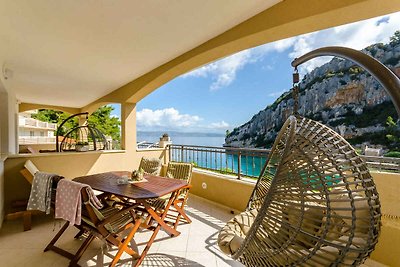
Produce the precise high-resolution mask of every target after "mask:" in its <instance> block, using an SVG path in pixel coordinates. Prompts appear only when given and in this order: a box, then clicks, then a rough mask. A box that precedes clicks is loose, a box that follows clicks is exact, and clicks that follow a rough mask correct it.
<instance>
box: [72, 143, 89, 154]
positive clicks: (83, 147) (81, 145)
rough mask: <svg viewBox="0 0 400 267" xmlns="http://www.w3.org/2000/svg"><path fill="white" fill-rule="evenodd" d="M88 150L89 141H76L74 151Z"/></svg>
mask: <svg viewBox="0 0 400 267" xmlns="http://www.w3.org/2000/svg"><path fill="white" fill-rule="evenodd" d="M88 150H89V143H88V142H83V141H79V142H76V144H75V151H78V152H86V151H88Z"/></svg>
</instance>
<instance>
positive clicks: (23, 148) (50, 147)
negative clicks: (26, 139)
mask: <svg viewBox="0 0 400 267" xmlns="http://www.w3.org/2000/svg"><path fill="white" fill-rule="evenodd" d="M28 147H30V148H31V149H33V150H34V151H36V152H38V153H39V151H40V150H55V149H56V144H55V143H54V144H29V145H19V150H18V151H19V153H30V152H29V151H28Z"/></svg>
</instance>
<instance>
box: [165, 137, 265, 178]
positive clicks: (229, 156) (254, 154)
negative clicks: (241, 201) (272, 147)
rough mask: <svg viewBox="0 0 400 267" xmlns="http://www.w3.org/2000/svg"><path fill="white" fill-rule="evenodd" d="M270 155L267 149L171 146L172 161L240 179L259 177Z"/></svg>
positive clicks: (170, 155) (170, 156)
mask: <svg viewBox="0 0 400 267" xmlns="http://www.w3.org/2000/svg"><path fill="white" fill-rule="evenodd" d="M268 154H269V150H267V149H250V148H230V147H229V148H228V147H208V146H191V145H169V158H170V160H172V161H180V162H191V163H193V164H194V166H195V167H197V168H202V169H207V170H212V171H217V172H219V173H223V174H231V175H235V176H236V177H237V178H238V179H240V178H241V177H243V176H247V177H253V178H256V177H258V176H259V175H260V172H261V169H262V167H263V166H264V164H265V161H266V160H267V156H268Z"/></svg>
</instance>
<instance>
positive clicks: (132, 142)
mask: <svg viewBox="0 0 400 267" xmlns="http://www.w3.org/2000/svg"><path fill="white" fill-rule="evenodd" d="M121 148H122V149H124V150H126V151H127V152H128V151H129V152H131V151H136V104H135V103H123V104H121Z"/></svg>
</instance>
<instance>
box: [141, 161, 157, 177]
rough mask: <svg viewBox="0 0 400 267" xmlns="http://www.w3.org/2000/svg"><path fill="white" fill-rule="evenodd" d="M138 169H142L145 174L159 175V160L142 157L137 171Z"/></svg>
mask: <svg viewBox="0 0 400 267" xmlns="http://www.w3.org/2000/svg"><path fill="white" fill-rule="evenodd" d="M140 169H143V171H144V172H145V173H147V174H151V175H160V171H161V160H159V159H156V158H146V157H142V159H141V160H140V164H139V168H138V170H140Z"/></svg>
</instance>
